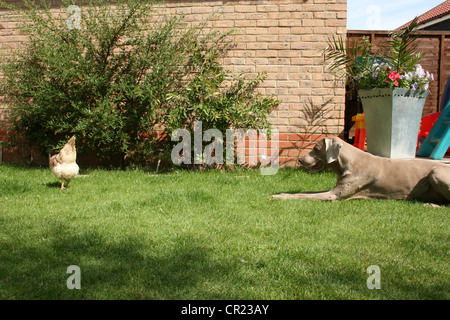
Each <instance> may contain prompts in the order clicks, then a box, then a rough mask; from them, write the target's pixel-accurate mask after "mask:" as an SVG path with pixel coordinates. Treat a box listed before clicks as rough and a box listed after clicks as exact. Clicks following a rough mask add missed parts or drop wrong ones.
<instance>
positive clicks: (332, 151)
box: [325, 139, 342, 163]
mask: <svg viewBox="0 0 450 320" xmlns="http://www.w3.org/2000/svg"><path fill="white" fill-rule="evenodd" d="M341 148H342V143H339V142H338V141H336V140H335V139H325V151H326V157H327V163H332V162H333V161H336V160H337V158H338V157H339V154H340V153H341Z"/></svg>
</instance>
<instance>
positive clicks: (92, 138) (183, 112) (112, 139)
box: [1, 0, 277, 167]
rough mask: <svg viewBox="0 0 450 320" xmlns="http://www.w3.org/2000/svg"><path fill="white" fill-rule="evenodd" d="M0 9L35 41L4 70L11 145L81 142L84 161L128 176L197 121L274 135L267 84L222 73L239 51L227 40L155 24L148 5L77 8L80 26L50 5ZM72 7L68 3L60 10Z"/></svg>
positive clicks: (165, 21)
mask: <svg viewBox="0 0 450 320" xmlns="http://www.w3.org/2000/svg"><path fill="white" fill-rule="evenodd" d="M112 3H114V5H111V4H112ZM2 4H3V6H5V7H7V8H10V9H13V10H14V12H15V13H17V12H18V13H20V14H21V15H22V16H24V17H25V18H26V21H25V23H24V24H23V25H22V30H24V31H25V32H27V33H28V34H29V39H28V41H27V42H26V44H25V48H24V49H23V50H18V51H16V52H14V53H13V54H12V55H11V56H10V57H9V58H7V59H6V60H5V61H3V63H2V66H1V70H2V72H3V73H4V75H5V77H4V79H3V80H2V83H1V92H2V94H4V95H5V96H6V97H7V99H8V102H9V105H10V108H11V112H12V116H13V121H14V122H13V128H12V129H13V130H15V131H16V135H15V136H13V138H12V139H11V141H10V143H14V142H17V140H18V138H19V137H20V138H21V139H24V140H25V141H26V142H27V143H28V144H30V145H34V144H37V145H38V146H39V148H40V150H41V151H43V152H44V151H45V149H46V147H47V146H52V147H53V148H60V147H61V146H62V145H63V144H64V143H65V141H66V140H67V139H68V137H69V136H71V135H73V134H75V135H76V136H77V148H78V150H79V151H80V152H81V153H82V152H85V151H90V152H94V153H95V154H96V155H97V157H98V159H99V161H100V162H101V163H102V164H105V165H110V166H120V167H125V166H129V165H141V164H146V163H147V162H148V161H149V159H151V158H152V157H154V156H155V155H159V154H160V152H163V151H166V153H167V151H168V149H169V148H170V143H167V142H168V141H169V142H170V139H169V137H170V134H171V133H172V131H173V129H174V128H183V127H188V126H190V125H191V124H192V122H193V121H194V120H202V121H203V122H204V124H205V130H206V129H208V127H216V128H218V129H222V128H227V127H229V126H243V127H245V126H254V127H256V128H258V127H268V126H269V123H268V120H267V117H268V111H269V110H270V109H271V108H273V107H274V106H275V105H276V104H277V102H276V100H274V99H272V98H263V97H260V96H259V95H257V94H256V93H255V91H254V90H255V88H256V86H257V85H258V84H259V83H260V82H261V81H263V79H264V78H263V76H262V75H260V76H258V77H257V78H256V79H254V80H251V81H244V80H243V79H242V77H238V76H233V75H227V72H226V70H225V69H224V67H223V66H222V65H220V64H219V63H218V59H219V58H220V57H222V56H223V55H224V54H226V52H227V51H228V50H229V49H230V48H231V46H232V45H233V44H232V43H231V42H229V41H228V40H227V36H228V34H227V33H219V32H216V31H208V30H206V29H203V28H202V26H198V27H186V26H185V25H183V17H178V16H164V17H161V16H159V15H156V14H154V13H153V4H154V2H153V1H150V0H144V1H140V0H130V1H125V0H118V1H108V0H98V1H95V0H92V1H90V2H89V4H88V5H87V6H86V7H83V9H80V8H78V9H79V14H80V16H79V20H78V21H77V20H75V22H76V23H77V24H78V25H77V24H73V22H71V19H72V16H71V14H72V12H70V11H68V13H67V15H64V14H62V15H55V14H54V12H52V8H51V7H50V6H49V5H48V4H47V2H46V1H44V0H41V1H40V3H39V4H36V3H35V1H30V0H25V1H24V5H25V8H19V7H16V6H14V5H9V4H6V3H4V2H3V3H2ZM73 5H74V2H73V1H69V0H63V1H62V7H61V10H64V11H65V10H66V9H67V8H70V7H71V6H72V8H73ZM69 26H71V27H69ZM225 81H231V82H232V83H234V85H232V86H231V87H229V88H228V89H227V88H226V86H225ZM248 118H250V120H248ZM161 150H162V151H161Z"/></svg>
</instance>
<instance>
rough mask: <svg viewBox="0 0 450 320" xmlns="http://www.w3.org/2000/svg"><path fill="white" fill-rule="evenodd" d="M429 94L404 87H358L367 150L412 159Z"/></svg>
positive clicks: (387, 155)
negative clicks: (368, 88) (365, 88)
mask: <svg viewBox="0 0 450 320" xmlns="http://www.w3.org/2000/svg"><path fill="white" fill-rule="evenodd" d="M428 93H429V92H428V91H422V90H411V89H403V88H383V89H372V90H358V94H359V96H360V98H361V103H362V106H363V111H364V118H365V124H366V137H367V151H368V152H370V153H372V154H374V155H378V156H382V157H387V158H396V159H400V158H401V159H411V158H415V155H416V146H417V137H418V135H419V129H420V120H421V118H422V111H423V106H424V104H425V100H426V98H427V96H428Z"/></svg>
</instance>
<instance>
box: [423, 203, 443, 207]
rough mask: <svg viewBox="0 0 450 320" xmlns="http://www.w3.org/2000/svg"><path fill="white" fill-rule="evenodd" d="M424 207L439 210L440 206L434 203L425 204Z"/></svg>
mask: <svg viewBox="0 0 450 320" xmlns="http://www.w3.org/2000/svg"><path fill="white" fill-rule="evenodd" d="M423 206H424V207H428V208H440V207H441V206H440V205H438V204H435V203H425V204H424V205H423Z"/></svg>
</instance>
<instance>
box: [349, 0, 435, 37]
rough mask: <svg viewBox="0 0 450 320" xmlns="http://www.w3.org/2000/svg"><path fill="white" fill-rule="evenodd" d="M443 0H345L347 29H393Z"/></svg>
mask: <svg viewBox="0 0 450 320" xmlns="http://www.w3.org/2000/svg"><path fill="white" fill-rule="evenodd" d="M442 2H444V0H347V29H348V30H394V29H396V28H398V27H400V26H401V25H403V24H405V23H407V22H409V21H410V20H412V19H414V18H415V17H416V16H418V15H421V14H422V13H425V12H427V11H428V10H430V9H432V8H434V7H435V6H437V5H438V4H441V3H442Z"/></svg>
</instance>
